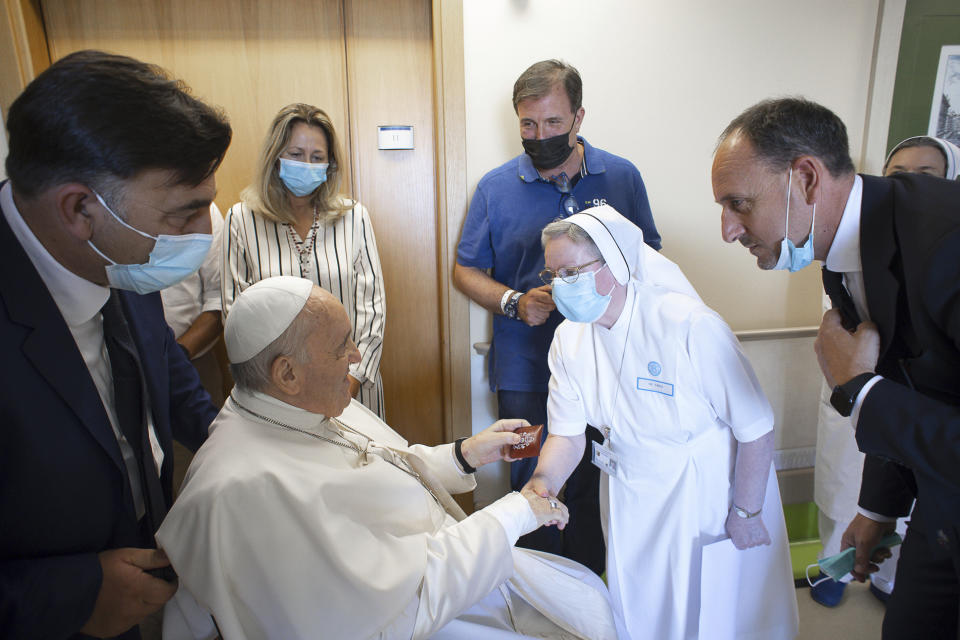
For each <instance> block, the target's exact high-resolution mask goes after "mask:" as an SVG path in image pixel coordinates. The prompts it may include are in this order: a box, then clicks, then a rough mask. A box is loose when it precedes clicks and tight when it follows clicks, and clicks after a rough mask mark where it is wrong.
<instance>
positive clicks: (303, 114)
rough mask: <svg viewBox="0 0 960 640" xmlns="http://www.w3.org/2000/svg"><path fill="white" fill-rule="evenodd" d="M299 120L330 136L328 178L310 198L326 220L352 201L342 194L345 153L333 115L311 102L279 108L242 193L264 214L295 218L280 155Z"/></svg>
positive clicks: (281, 219)
mask: <svg viewBox="0 0 960 640" xmlns="http://www.w3.org/2000/svg"><path fill="white" fill-rule="evenodd" d="M298 122H303V123H305V124H308V125H311V126H314V127H319V128H320V129H321V130H322V131H323V133H324V135H325V136H326V137H327V155H328V159H327V161H328V162H329V163H330V166H329V167H327V181H326V182H324V183H323V184H322V185H320V188H319V189H317V190H316V191H314V192H313V195H312V196H311V198H310V202H311V203H312V204H313V205H314V206H315V207H316V208H317V211H319V212H320V213H321V220H322V221H323V222H324V223H326V222H329V221H331V220H334V219H336V218H339V217H340V216H342V215H343V214H344V213H346V212H347V211H348V210H349V209H350V208H351V207H352V206H353V202H352V201H351V200H349V199H348V198H341V197H340V193H339V192H340V160H341V158H342V157H343V154H342V153H341V151H340V143H339V142H338V141H337V132H336V130H335V129H334V128H333V123H332V122H331V121H330V116H328V115H327V114H326V112H324V111H323V109H318V108H317V107H313V106H311V105H309V104H301V103H295V104H289V105H287V106H285V107H284V108H283V109H280V112H279V113H278V114H277V116H276V117H275V118H274V119H273V124H271V125H270V129H269V131H267V137H266V139H265V140H264V141H263V149H262V150H261V151H260V160H259V162H258V163H257V174H256V178H255V180H254V181H253V183H252V184H251V185H250V186H248V187H247V188H246V189H244V190H243V191H242V192H241V194H240V197H241V199H242V200H243V201H244V202H245V203H246V204H247V206H248V207H250V208H251V209H252V210H253V211H255V212H256V213H257V214H259V215H262V216H263V217H265V218H269V219H270V220H273V221H275V222H286V223H289V224H293V223H294V222H295V221H296V220H295V218H294V215H293V209H292V208H291V207H290V203H289V201H288V199H287V197H288V194H289V191H288V190H287V188H286V187H285V186H284V184H283V181H282V180H280V172H279V169H278V167H277V158H279V157H280V154H281V153H283V150H284V149H286V148H287V145H288V144H289V143H290V135H291V132H292V131H293V126H294V125H295V124H297V123H298Z"/></svg>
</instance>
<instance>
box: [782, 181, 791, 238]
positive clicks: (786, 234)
mask: <svg viewBox="0 0 960 640" xmlns="http://www.w3.org/2000/svg"><path fill="white" fill-rule="evenodd" d="M792 186H793V167H790V173H789V174H788V177H787V222H786V224H784V229H783V237H784V238H786V239H787V240H789V239H790V187H792Z"/></svg>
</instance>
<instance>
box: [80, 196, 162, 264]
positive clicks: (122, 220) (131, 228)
mask: <svg viewBox="0 0 960 640" xmlns="http://www.w3.org/2000/svg"><path fill="white" fill-rule="evenodd" d="M91 191H93V189H91ZM93 195H95V196H97V201H99V202H100V204H102V205H103V208H104V209H106V210H107V211H109V212H110V215H112V216H113V217H114V218H115V219H116V221H117V222H119V223H120V224H122V225H123V226H125V227H126V228H127V229H130V231H134V232H136V233H139V234H140V235H142V236H143V237H144V238H150V239H151V240H157V239H158V238H157V236H152V235H150V234H149V233H144V232H143V231H140V229H137V228H136V227H131V226H130V225H129V224H127V223H126V222H125V221H124V219H123V218H121V217H120V216H118V215H117V214H116V213H114V212H113V209H111V208H110V207H108V206H107V203H106V202H104V201H103V198H101V197H100V194H99V193H97V192H96V191H93ZM98 253H99V252H98ZM101 255H102V254H101ZM104 258H106V256H104ZM107 259H108V260H109V258H107ZM114 264H116V263H114Z"/></svg>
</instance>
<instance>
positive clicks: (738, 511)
mask: <svg viewBox="0 0 960 640" xmlns="http://www.w3.org/2000/svg"><path fill="white" fill-rule="evenodd" d="M733 511H734V513H736V514H737V517H739V518H743V519H744V520H746V519H747V518H755V517H757V516H758V515H760V513H761V512H762V511H763V507H760V508H759V509H757V510H756V511H754V512H753V513H751V512H749V511H747V510H746V509H743V508H742V507H738V506H737V505H733Z"/></svg>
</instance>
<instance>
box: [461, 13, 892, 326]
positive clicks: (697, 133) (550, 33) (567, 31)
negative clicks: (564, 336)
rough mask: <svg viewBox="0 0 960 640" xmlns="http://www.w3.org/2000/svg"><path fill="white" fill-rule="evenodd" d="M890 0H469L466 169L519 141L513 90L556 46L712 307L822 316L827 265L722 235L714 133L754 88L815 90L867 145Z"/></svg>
mask: <svg viewBox="0 0 960 640" xmlns="http://www.w3.org/2000/svg"><path fill="white" fill-rule="evenodd" d="M877 9H878V0H848V1H847V2H835V1H834V0H810V1H808V2H804V3H795V2H784V1H782V0H732V1H728V2H714V1H711V0H685V1H684V0H680V1H675V2H669V3H667V2H660V1H656V2H654V1H650V0H642V1H638V0H598V1H596V2H591V3H584V2H573V1H571V0H556V1H554V2H537V1H535V0H530V1H525V0H485V1H484V2H469V1H468V2H465V3H464V58H465V71H466V122H467V177H468V183H469V184H470V187H471V189H472V188H473V187H474V186H475V185H476V183H477V181H479V179H480V178H481V177H482V176H483V174H484V173H485V172H486V171H488V170H489V169H491V168H493V167H494V166H497V165H498V164H500V163H502V162H503V161H505V160H507V159H508V158H510V157H512V156H514V155H516V154H518V153H519V152H520V151H521V147H520V142H519V140H520V135H519V129H518V126H517V120H516V116H515V115H514V112H513V108H512V105H511V91H512V88H513V82H514V80H516V78H517V76H518V75H519V74H520V73H521V72H522V71H523V70H524V69H525V68H526V67H527V66H529V65H530V64H531V63H533V62H535V61H537V60H541V59H544V58H550V57H559V58H562V59H564V60H566V61H568V62H570V63H571V64H573V65H574V66H576V67H577V68H578V69H579V70H580V73H581V75H582V77H583V80H584V107H585V109H586V118H585V120H584V124H583V128H582V133H583V135H584V136H585V137H586V138H587V139H588V140H590V142H591V143H592V144H594V145H596V146H599V147H601V148H604V149H606V150H608V151H611V152H613V153H616V154H619V155H622V156H624V157H626V158H628V159H630V160H631V161H633V162H634V164H636V165H637V167H638V168H639V169H640V172H641V173H642V175H643V177H644V180H645V182H646V185H647V190H648V192H649V195H650V203H651V207H652V209H653V213H654V218H655V220H656V222H657V226H658V228H659V229H660V232H661V235H662V236H663V245H664V254H665V255H666V256H667V257H669V258H671V259H673V260H674V261H676V262H678V263H679V264H680V266H681V267H682V268H683V269H684V271H685V272H686V274H687V276H688V278H689V279H690V280H691V282H692V283H693V285H694V286H695V287H696V288H697V289H698V290H699V291H700V294H701V296H702V297H703V298H704V300H705V301H706V302H707V304H708V305H710V306H711V307H713V308H714V309H716V310H717V311H718V312H719V313H720V314H721V315H723V316H724V317H725V318H726V319H727V321H728V322H729V323H730V325H731V326H732V327H733V328H734V329H735V330H738V329H762V328H777V327H785V326H802V325H810V324H816V323H818V322H819V311H820V307H819V289H818V287H819V283H818V274H817V273H816V270H815V269H810V270H809V272H804V273H801V274H798V275H794V276H788V275H786V274H782V273H761V272H760V271H759V270H757V268H756V266H755V262H754V260H753V258H752V257H751V256H750V255H749V254H748V253H747V251H746V250H745V249H743V247H741V246H740V245H739V244H736V245H725V244H724V243H723V242H722V240H721V239H720V232H719V229H720V223H719V211H720V209H719V207H718V206H717V205H716V204H714V202H713V194H712V191H711V187H710V163H711V159H712V158H711V156H712V152H713V147H714V144H715V143H716V140H717V136H718V135H719V133H720V132H721V131H722V130H723V128H724V127H725V126H726V124H727V123H728V122H729V121H730V120H731V119H732V118H733V117H734V116H736V115H737V114H738V113H740V112H741V111H742V110H743V109H744V108H746V107H747V106H749V105H751V104H753V103H754V102H756V101H758V100H760V99H763V98H766V97H770V96H781V95H804V96H806V97H808V98H811V99H813V100H816V101H819V102H822V103H823V104H825V105H827V106H829V107H830V108H831V109H833V110H834V111H835V112H836V113H837V114H838V115H839V116H840V117H841V118H842V119H843V120H844V121H845V122H846V123H847V126H848V128H849V132H850V139H851V148H852V149H853V150H854V152H855V154H859V151H860V149H861V146H862V139H863V130H864V121H865V115H866V107H867V102H868V97H869V86H870V83H869V75H870V71H871V60H872V56H873V46H874V36H875V31H876V23H877Z"/></svg>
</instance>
